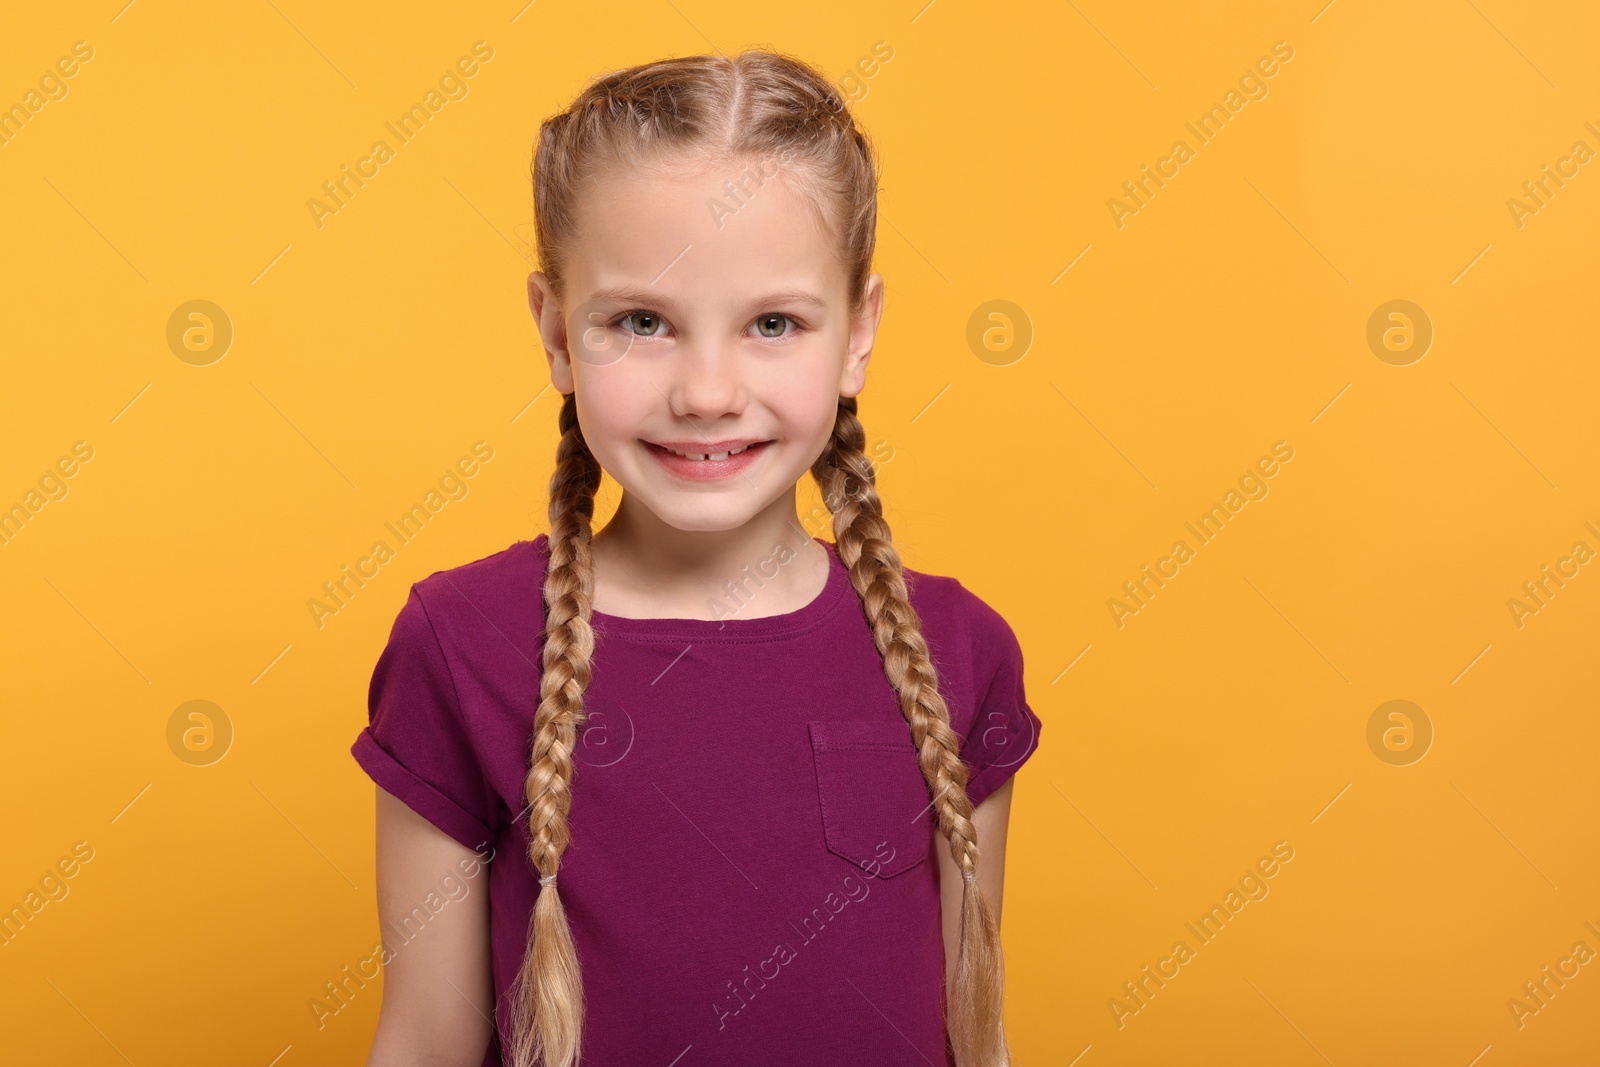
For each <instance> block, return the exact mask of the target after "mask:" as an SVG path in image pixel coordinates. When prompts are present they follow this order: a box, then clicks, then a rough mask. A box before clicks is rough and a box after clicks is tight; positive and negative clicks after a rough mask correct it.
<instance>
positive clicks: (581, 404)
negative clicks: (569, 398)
mask: <svg viewBox="0 0 1600 1067" xmlns="http://www.w3.org/2000/svg"><path fill="white" fill-rule="evenodd" d="M577 387H578V423H579V425H580V426H582V427H583V438H584V440H585V441H586V442H588V445H589V451H591V452H593V453H594V454H595V456H596V457H597V458H598V459H599V460H600V462H601V465H602V466H604V465H606V462H607V461H608V460H610V459H612V458H613V457H614V456H615V455H616V454H617V453H618V452H619V451H621V450H623V449H625V448H627V447H628V446H629V445H631V444H632V443H633V441H634V439H635V438H637V437H638V436H639V427H641V426H642V425H644V416H645V415H646V413H647V412H648V409H649V401H648V399H647V398H645V397H642V396H640V395H638V394H637V391H636V390H635V389H633V388H630V387H629V381H628V379H627V377H625V376H624V375H621V374H610V373H604V372H595V373H590V374H587V375H582V380H581V381H579V382H578V383H577ZM649 392H650V395H652V396H654V395H656V394H655V392H654V391H653V390H649Z"/></svg>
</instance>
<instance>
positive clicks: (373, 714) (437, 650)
mask: <svg viewBox="0 0 1600 1067" xmlns="http://www.w3.org/2000/svg"><path fill="white" fill-rule="evenodd" d="M367 716H368V723H369V725H368V726H367V727H366V728H365V729H364V730H362V731H361V733H360V735H359V736H357V738H356V741H355V744H354V745H352V746H351V747H350V753H351V755H353V756H354V757H355V759H356V762H357V763H358V764H360V765H361V768H362V770H364V771H366V772H367V774H368V775H370V776H371V778H372V780H373V781H374V782H376V783H377V784H378V785H380V786H382V787H383V788H384V789H386V790H388V791H389V792H390V793H393V794H394V795H395V796H397V797H399V798H400V799H401V800H402V801H404V802H405V804H406V805H407V806H408V807H410V808H411V809H412V810H413V811H415V812H416V813H417V814H419V815H421V816H422V817H423V818H425V819H427V820H428V821H429V822H431V823H433V824H434V825H435V826H437V827H438V828H439V829H441V830H443V831H444V832H445V833H447V834H449V835H450V836H451V837H452V838H454V839H455V840H456V841H459V842H460V843H461V844H462V845H464V846H466V847H467V848H469V849H472V850H473V851H474V852H482V851H483V850H484V848H485V846H487V845H489V844H491V843H492V842H493V841H494V834H493V832H492V831H491V830H490V823H491V821H492V820H491V817H490V812H491V811H492V808H491V807H490V804H489V796H490V793H489V789H488V786H487V783H486V781H485V778H484V773H483V767H482V764H481V763H480V761H479V760H478V756H477V753H476V751H475V750H474V748H473V745H472V742H471V739H470V737H469V736H468V733H467V729H466V725H465V722H464V720H463V717H462V713H461V704H460V700H459V699H458V698H457V695H456V687H455V682H454V681H453V680H452V678H451V675H450V665H449V663H448V662H447V661H446V659H445V654H444V650H443V648H442V647H441V646H440V644H439V639H438V636H437V634H436V633H435V632H434V628H433V623H432V622H431V621H430V620H429V618H428V613H427V610H426V609H425V608H424V606H423V603H422V598H421V596H420V595H419V594H418V592H417V588H416V586H415V585H413V586H412V588H411V594H410V596H409V597H408V598H407V599H406V602H405V606H404V607H402V608H401V609H400V614H399V615H398V616H397V617H396V618H395V621H394V627H393V628H392V629H391V630H390V633H389V643H388V644H387V645H386V646H385V647H384V649H383V652H382V654H380V655H379V657H378V663H377V666H376V667H375V668H374V669H373V672H372V684H371V686H370V688H369V689H368V692H367Z"/></svg>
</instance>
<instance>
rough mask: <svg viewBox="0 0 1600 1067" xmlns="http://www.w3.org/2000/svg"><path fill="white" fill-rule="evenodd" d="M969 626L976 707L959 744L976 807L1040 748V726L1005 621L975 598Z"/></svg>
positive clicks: (1018, 651)
mask: <svg viewBox="0 0 1600 1067" xmlns="http://www.w3.org/2000/svg"><path fill="white" fill-rule="evenodd" d="M972 601H973V604H974V607H975V610H976V612H977V617H976V619H975V621H974V624H973V628H972V646H973V647H972V655H973V664H974V673H973V678H974V679H975V682H976V685H977V687H978V688H977V698H976V699H977V706H976V711H975V712H974V714H973V718H972V725H971V726H970V727H969V728H968V730H967V733H966V737H965V739H964V740H963V742H962V745H961V761H962V762H963V763H965V764H966V765H967V766H968V767H969V768H970V770H969V772H968V777H967V798H968V799H969V800H971V801H972V806H973V807H974V808H976V807H977V806H978V805H979V804H981V803H983V801H984V800H986V799H987V798H988V797H989V795H990V794H991V793H993V792H994V791H995V790H997V789H999V788H1000V787H1001V786H1003V785H1005V783H1006V780H1007V779H1008V778H1010V777H1011V776H1012V775H1013V774H1015V773H1016V771H1017V768H1018V767H1020V766H1022V764H1023V763H1024V762H1025V761H1026V760H1027V759H1028V757H1029V756H1032V755H1033V753H1034V752H1035V751H1036V750H1037V749H1038V747H1039V734H1040V732H1041V729H1042V725H1043V724H1042V723H1040V721H1039V717H1038V716H1037V715H1035V714H1034V712H1033V709H1032V708H1031V707H1029V706H1028V700H1027V695H1026V694H1025V693H1024V691H1023V684H1022V646H1021V645H1020V644H1019V643H1018V641H1017V635H1016V634H1015V633H1014V632H1013V631H1012V629H1011V626H1010V624H1009V623H1007V622H1006V621H1005V619H1004V618H1002V617H1001V616H1000V614H999V613H998V612H996V611H995V610H994V609H993V608H991V607H989V605H988V604H986V603H984V602H983V601H982V600H979V599H978V598H977V597H976V596H973V597H972Z"/></svg>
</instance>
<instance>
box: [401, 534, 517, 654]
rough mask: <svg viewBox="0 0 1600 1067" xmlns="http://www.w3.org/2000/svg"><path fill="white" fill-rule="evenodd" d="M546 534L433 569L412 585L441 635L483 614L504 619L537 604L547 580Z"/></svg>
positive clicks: (414, 596)
mask: <svg viewBox="0 0 1600 1067" xmlns="http://www.w3.org/2000/svg"><path fill="white" fill-rule="evenodd" d="M544 537H545V535H544V534H540V535H539V536H538V537H537V538H535V539H534V540H532V541H516V542H513V543H512V544H510V545H508V546H506V547H505V548H502V549H500V550H499V551H497V552H492V553H490V554H488V555H486V556H482V557H480V558H478V559H474V560H471V561H469V562H466V563H461V564H457V565H456V566H453V567H445V568H441V569H439V570H436V571H433V572H432V573H430V574H429V575H428V576H427V577H425V578H420V579H418V580H417V581H416V582H414V583H412V586H411V594H412V596H411V599H412V600H414V601H417V602H419V604H420V606H421V607H422V608H423V609H424V610H425V612H426V614H427V617H428V619H429V621H431V622H432V623H433V625H434V627H435V628H436V629H439V630H441V631H444V630H447V629H452V628H454V627H453V625H452V624H453V623H455V622H457V621H459V620H463V619H469V618H471V617H473V616H482V617H486V618H489V619H499V618H502V617H504V616H506V615H507V614H508V613H512V614H514V613H515V612H516V609H517V608H518V607H519V606H524V607H525V606H529V604H528V602H529V600H530V598H531V599H532V601H533V605H534V606H536V605H537V604H538V602H539V598H540V596H541V592H540V590H541V587H542V585H543V579H544V563H545V558H546V555H545V548H544Z"/></svg>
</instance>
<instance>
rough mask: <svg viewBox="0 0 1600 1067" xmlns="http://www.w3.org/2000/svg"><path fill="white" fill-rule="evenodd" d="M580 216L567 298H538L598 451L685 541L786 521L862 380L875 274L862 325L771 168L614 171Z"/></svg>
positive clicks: (557, 360) (544, 287)
mask: <svg viewBox="0 0 1600 1067" xmlns="http://www.w3.org/2000/svg"><path fill="white" fill-rule="evenodd" d="M763 178H764V179H765V180H763ZM729 182H731V183H732V186H731V189H730V187H728V186H727V184H726V183H729ZM577 215H578V218H577V221H578V227H577V239H576V241H574V242H573V248H572V250H571V253H570V257H569V260H568V262H567V265H566V289H567V292H566V302H565V304H564V305H561V306H557V303H556V300H555V298H554V294H553V292H552V291H551V290H550V287H549V284H548V281H547V280H546V278H545V276H544V274H543V272H535V273H534V274H533V275H532V276H531V277H530V278H529V300H530V303H531V305H532V307H533V311H534V315H535V316H536V317H537V318H538V319H539V329H540V333H541V334H542V335H543V339H544V344H545V348H546V354H547V356H548V358H549V360H550V371H551V380H552V382H553V383H554V385H555V387H556V388H557V389H558V390H560V391H561V392H562V393H571V392H573V391H574V390H576V392H577V404H578V419H579V422H580V424H581V425H582V427H583V435H584V440H585V441H586V442H587V443H588V445H589V449H590V451H592V452H593V453H594V455H595V458H597V459H598V460H599V461H600V465H601V466H602V467H603V468H605V470H606V471H607V472H608V473H609V474H610V475H611V476H612V477H613V478H615V479H616V480H617V482H618V483H620V484H621V485H622V487H623V488H624V490H625V491H626V492H627V493H629V494H632V495H633V496H635V497H636V498H638V499H639V500H640V501H641V502H642V503H644V504H645V505H646V506H647V507H649V509H650V510H651V511H652V512H653V513H654V514H655V515H657V516H658V517H660V518H661V519H662V521H664V522H666V523H667V524H668V525H670V526H673V527H676V528H678V529H681V530H702V531H711V530H730V529H734V528H737V527H739V526H742V525H744V524H745V523H747V522H749V521H750V520H751V519H752V518H753V517H755V516H756V515H758V514H760V513H761V512H763V511H764V510H766V509H768V508H783V507H787V508H788V518H789V519H790V520H792V519H793V516H794V506H795V505H794V488H795V483H796V482H797V481H799V479H800V478H802V477H804V476H805V475H806V472H807V471H808V470H809V469H810V467H811V465H812V463H814V462H815V461H816V459H817V457H818V456H819V455H820V454H821V452H822V449H823V447H824V445H825V444H826V443H827V441H828V438H829V436H830V435H831V434H832V431H833V425H834V417H835V414H836V412H837V408H838V400H839V397H841V396H856V395H857V394H858V393H860V391H861V389H862V388H863V386H864V384H865V372H866V364H867V359H868V357H869V356H870V355H871V351H872V342H873V337H874V335H875V333H876V330H877V324H878V318H879V315H880V314H881V312H882V279H881V278H880V277H879V276H878V275H876V274H874V275H872V276H871V278H870V280H869V283H868V299H867V300H866V303H865V307H864V308H863V310H862V311H861V312H860V313H858V314H857V315H856V316H854V317H852V316H851V315H850V314H849V299H848V294H847V293H846V291H845V287H846V280H845V270H844V266H843V264H842V263H841V262H840V258H839V250H838V246H837V242H836V240H835V239H834V238H833V237H831V236H830V235H829V234H828V233H827V232H826V231H825V230H823V229H822V228H821V227H820V226H819V225H818V224H817V223H816V222H815V221H814V219H813V212H812V210H811V208H810V207H809V206H808V205H807V204H806V203H805V202H804V201H803V200H802V199H801V195H800V194H799V193H798V192H797V191H796V190H795V188H794V187H793V186H792V185H791V184H790V183H788V182H787V181H786V180H785V175H784V173H783V170H782V168H779V167H778V166H777V165H776V164H775V163H774V162H772V161H768V162H767V163H766V165H765V166H763V165H761V164H760V163H757V162H750V163H748V164H747V163H743V162H741V163H734V164H725V165H721V166H716V167H711V168H710V169H706V168H704V167H703V166H702V167H701V168H698V169H690V168H687V167H685V166H677V165H675V166H671V167H652V168H651V169H649V170H647V171H644V172H637V171H633V170H631V169H622V168H616V169H614V170H613V171H612V172H609V173H607V174H606V175H605V176H604V177H603V178H602V179H601V180H599V181H597V182H595V183H593V184H591V185H589V186H588V187H586V188H585V190H584V193H583V195H582V198H581V200H580V203H579V207H578V213H577ZM741 447H742V448H743V449H744V451H742V452H738V453H735V454H732V455H728V456H726V457H723V456H721V455H718V454H719V453H724V452H730V451H732V450H735V449H739V448H741ZM670 450H676V451H679V452H687V453H695V454H700V455H709V457H710V458H707V459H693V458H683V457H679V456H675V455H673V454H672V452H671V451H670Z"/></svg>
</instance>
